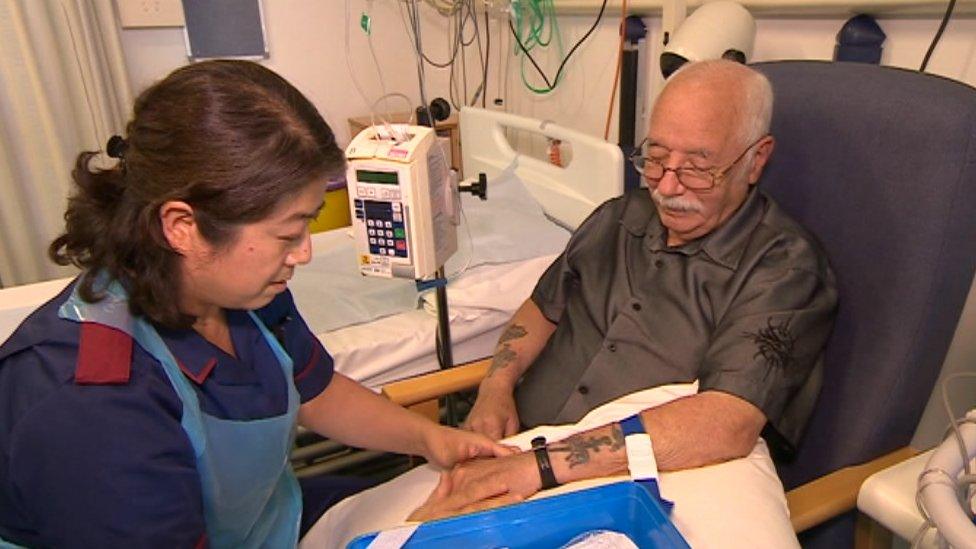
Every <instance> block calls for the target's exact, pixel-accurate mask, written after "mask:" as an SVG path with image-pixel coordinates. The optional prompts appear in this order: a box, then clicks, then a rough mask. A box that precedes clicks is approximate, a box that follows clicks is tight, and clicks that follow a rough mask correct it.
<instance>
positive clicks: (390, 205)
mask: <svg viewBox="0 0 976 549" xmlns="http://www.w3.org/2000/svg"><path fill="white" fill-rule="evenodd" d="M355 206H356V218H357V219H361V220H363V222H364V223H365V224H366V238H367V239H368V241H369V253H371V254H374V255H385V256H391V257H408V249H407V229H406V226H405V225H404V220H403V211H402V209H403V207H402V204H401V203H400V202H380V201H376V200H360V199H356V201H355Z"/></svg>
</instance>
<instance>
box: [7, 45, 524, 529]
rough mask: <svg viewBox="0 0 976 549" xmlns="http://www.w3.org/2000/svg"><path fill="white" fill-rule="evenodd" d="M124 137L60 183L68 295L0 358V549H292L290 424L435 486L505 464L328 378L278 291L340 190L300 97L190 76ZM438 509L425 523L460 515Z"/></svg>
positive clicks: (176, 82) (270, 83)
mask: <svg viewBox="0 0 976 549" xmlns="http://www.w3.org/2000/svg"><path fill="white" fill-rule="evenodd" d="M126 134H127V135H126V138H125V139H122V138H113V139H112V140H111V141H110V142H109V146H108V148H109V152H110V154H111V155H112V156H115V157H117V158H119V159H120V160H119V163H118V165H117V166H115V167H113V168H110V169H94V168H92V166H91V164H92V160H93V157H94V156H95V153H89V152H86V153H82V154H81V155H80V156H79V157H78V160H77V164H76V166H75V169H74V171H73V174H72V175H73V179H74V182H75V184H76V188H75V190H74V192H73V195H72V197H71V198H70V201H69V204H68V209H67V212H66V214H65V220H66V229H65V232H64V234H62V235H61V236H59V237H58V238H57V239H56V240H55V241H54V242H53V243H52V244H51V246H50V250H49V252H50V255H51V257H52V258H53V259H54V261H56V262H57V263H59V264H74V265H76V266H78V267H80V268H81V269H82V270H83V272H82V274H81V275H80V276H79V277H78V278H77V279H76V280H75V281H73V282H72V283H71V284H70V285H69V286H68V287H67V288H66V289H65V290H64V291H63V292H61V294H60V295H58V296H57V297H55V298H54V299H52V300H51V301H49V302H48V303H46V304H45V305H43V306H41V307H40V308H39V309H38V310H36V311H35V312H34V313H33V314H31V316H30V317H29V318H28V319H27V320H26V321H25V322H24V323H23V324H22V325H21V326H20V327H19V328H18V330H17V331H16V332H15V333H14V334H13V335H12V336H11V337H10V339H9V340H8V341H7V342H6V343H4V344H3V346H2V347H0V539H2V540H3V541H0V546H4V545H7V546H9V545H11V544H12V545H15V546H16V545H20V546H29V547H34V546H44V547H48V546H51V547H203V546H210V547H258V546H263V547H293V546H295V544H296V542H297V540H298V537H299V522H300V518H301V514H302V493H301V490H300V488H299V485H298V483H297V482H296V479H295V477H294V475H293V473H292V471H291V468H290V465H289V459H288V456H289V450H290V449H291V445H292V441H293V433H294V427H295V425H296V423H298V424H301V425H304V426H305V427H307V428H309V429H312V430H314V431H316V432H318V433H321V434H322V435H324V436H327V437H329V438H332V439H336V440H339V441H342V442H344V443H346V444H349V445H352V446H357V447H366V448H374V449H380V450H386V451H393V452H401V453H408V454H414V455H421V456H424V457H426V458H427V459H428V460H429V461H431V462H433V463H434V464H437V465H439V466H441V467H450V466H452V465H453V464H455V463H457V462H458V461H462V460H465V459H468V458H472V457H475V456H492V455H504V454H507V453H508V452H509V450H508V449H506V448H505V447H502V446H498V445H496V444H495V443H493V442H491V441H489V440H488V439H487V438H484V437H481V436H479V435H475V434H472V433H465V432H461V431H457V430H453V429H449V428H446V427H442V426H439V425H436V424H434V423H432V422H429V421H427V420H424V419H422V418H420V417H419V416H417V415H414V414H412V413H410V412H408V411H406V410H404V409H402V408H399V407H397V406H395V405H393V404H391V403H389V402H388V401H386V400H385V399H383V398H381V397H378V396H376V395H374V394H373V393H372V392H370V391H368V390H366V389H364V388H362V387H360V386H359V385H358V384H357V383H355V382H354V381H352V380H350V379H348V378H346V377H344V376H343V375H341V374H339V373H336V372H333V369H332V360H331V358H330V357H329V355H328V353H327V352H326V351H325V349H324V348H323V347H322V345H321V344H320V343H319V342H318V340H317V339H316V338H315V337H314V336H313V335H312V334H311V333H310V331H309V329H308V327H307V326H306V324H305V322H304V320H302V317H301V315H300V314H299V312H298V311H297V310H296V309H295V304H294V301H293V300H292V296H291V294H290V293H289V292H288V280H289V279H290V278H291V277H292V275H293V274H294V271H295V269H296V268H298V267H299V266H300V265H302V264H305V263H307V262H308V261H309V260H310V259H311V243H310V237H309V228H308V224H309V221H311V220H312V219H314V218H315V217H316V215H317V214H318V212H319V209H320V207H321V206H322V203H323V197H324V194H325V185H326V181H327V180H329V179H330V178H331V177H335V176H338V175H340V174H342V172H343V168H344V157H343V154H342V152H341V151H340V150H339V148H338V147H337V146H336V142H335V138H334V136H333V134H332V132H331V130H330V129H329V127H328V125H327V124H326V123H325V122H324V121H323V119H322V117H321V116H320V115H319V113H318V112H317V111H316V109H315V108H314V107H313V106H312V104H311V103H310V102H309V101H308V100H307V99H306V98H305V97H303V96H302V94H301V93H300V92H299V91H298V90H296V89H295V88H294V87H292V86H291V85H290V84H288V83H287V82H286V81H285V80H283V79H282V78H281V77H279V76H278V75H276V74H274V73H273V72H271V71H269V70H268V69H265V68H263V67H262V66H260V65H258V64H254V63H250V62H242V61H209V62H203V63H196V64H191V65H189V66H186V67H183V68H181V69H178V70H176V71H175V72H173V73H172V74H170V75H169V76H168V77H166V78H165V79H164V80H162V81H160V82H159V83H157V84H155V85H154V86H152V87H151V88H149V89H148V90H146V91H145V92H144V93H143V94H142V95H141V96H140V97H139V98H138V100H137V101H136V103H135V108H134V112H133V118H132V120H131V121H130V122H129V124H128V126H127V128H126ZM322 283H323V284H328V281H327V280H323V281H322ZM501 489H503V487H502V488H501ZM352 490H353V488H351V487H349V486H335V487H334V488H333V490H331V493H329V494H328V497H329V498H331V499H332V500H335V499H338V498H339V497H341V496H342V495H344V494H346V493H348V492H350V491H352ZM480 490H481V493H478V494H472V499H477V498H484V497H487V496H491V495H495V494H493V493H491V492H492V491H493V489H492V487H491V486H487V487H482V488H480ZM326 492H329V491H328V490H326ZM446 493H447V490H445V489H441V490H440V491H438V492H435V493H434V494H433V495H432V496H431V499H430V500H429V501H428V503H427V504H426V505H425V507H424V508H423V509H421V510H419V511H418V513H419V516H421V517H430V516H438V515H439V514H443V513H444V512H445V511H446V510H447V507H454V508H461V507H465V506H467V505H468V504H470V503H471V502H470V501H467V500H465V499H464V498H460V499H458V498H457V497H454V496H452V498H453V499H450V500H448V499H446V498H444V497H442V496H445V495H446ZM319 507H321V506H319ZM317 510H318V511H321V508H319V509H317Z"/></svg>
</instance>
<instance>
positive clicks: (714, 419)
mask: <svg viewBox="0 0 976 549" xmlns="http://www.w3.org/2000/svg"><path fill="white" fill-rule="evenodd" d="M641 419H642V421H643V423H644V426H645V428H646V429H647V431H648V433H649V434H650V435H651V441H652V442H653V445H654V457H655V459H656V460H657V466H658V469H659V470H661V471H672V470H677V469H687V468H691V467H700V466H703V465H711V464H714V463H721V462H723V461H728V460H730V459H735V458H739V457H743V456H746V455H748V454H749V452H750V451H751V450H752V448H753V447H754V446H755V444H756V440H757V439H758V438H759V432H760V430H761V429H762V426H763V424H764V423H765V416H763V414H762V412H760V411H759V410H758V409H757V408H755V407H754V406H752V405H751V404H749V403H747V402H745V401H744V400H742V399H739V398H738V397H734V396H732V395H728V394H725V393H719V392H714V391H706V392H703V393H699V394H697V395H693V396H690V397H686V398H681V399H677V400H673V401H671V402H669V403H667V404H663V405H661V406H658V407H655V408H649V409H647V410H644V411H643V412H642V413H641ZM549 454H550V459H551V461H552V465H553V471H554V473H555V475H556V479H557V480H558V481H559V482H561V483H565V482H570V481H574V480H580V479H584V478H592V477H598V476H607V475H613V474H618V473H624V472H626V471H627V454H626V448H625V444H624V436H623V432H622V431H621V430H620V425H619V424H618V423H612V424H609V425H604V426H602V427H597V428H595V429H591V430H589V431H585V432H583V433H579V434H576V435H573V436H571V437H569V438H567V439H565V440H562V441H559V442H554V443H550V444H549Z"/></svg>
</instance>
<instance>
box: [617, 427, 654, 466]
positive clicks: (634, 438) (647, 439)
mask: <svg viewBox="0 0 976 549" xmlns="http://www.w3.org/2000/svg"><path fill="white" fill-rule="evenodd" d="M620 430H621V431H623V434H624V443H625V444H626V447H627V469H629V470H630V478H632V479H633V480H648V479H654V480H657V460H656V459H654V445H653V444H652V443H651V435H648V434H647V432H646V431H645V430H644V424H643V423H641V420H640V415H639V414H635V415H632V416H630V417H628V418H626V419H623V420H621V421H620Z"/></svg>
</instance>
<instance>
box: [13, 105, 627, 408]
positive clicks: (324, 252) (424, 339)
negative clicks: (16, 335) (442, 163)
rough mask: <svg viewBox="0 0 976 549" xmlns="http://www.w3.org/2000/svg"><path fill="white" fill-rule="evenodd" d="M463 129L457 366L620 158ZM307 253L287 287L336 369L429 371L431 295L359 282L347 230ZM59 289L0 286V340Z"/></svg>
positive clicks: (605, 184) (512, 302)
mask: <svg viewBox="0 0 976 549" xmlns="http://www.w3.org/2000/svg"><path fill="white" fill-rule="evenodd" d="M461 132H462V143H463V146H464V149H463V162H464V173H466V174H469V175H472V176H475V177H476V176H477V174H479V173H485V174H486V175H487V177H488V181H489V187H488V200H487V201H485V202H483V203H482V202H480V201H479V200H477V199H476V198H474V197H473V196H468V195H465V196H464V197H463V198H462V201H463V207H464V216H463V218H462V224H461V226H460V227H459V229H458V233H459V250H458V253H457V254H456V255H455V257H454V258H452V260H451V261H449V262H448V265H447V268H446V270H447V273H448V275H449V278H450V283H449V286H448V299H449V301H448V303H449V316H450V321H451V335H452V342H453V351H454V357H455V362H456V363H463V362H467V361H471V360H475V359H478V358H483V357H485V356H489V355H490V354H491V353H492V351H493V349H494V346H495V344H496V343H497V341H498V336H499V335H500V333H501V330H502V328H503V327H504V325H505V323H506V322H507V321H508V320H509V318H511V316H512V314H513V313H514V312H515V310H516V309H517V308H518V306H519V305H520V304H521V303H522V301H524V300H525V299H526V298H527V297H528V295H529V293H530V292H531V290H532V288H533V287H534V285H535V283H536V281H537V280H538V278H539V276H540V275H541V274H542V272H543V271H544V270H545V269H546V267H548V265H549V264H550V263H551V262H552V260H553V259H554V258H555V257H556V255H558V253H559V252H561V251H562V249H563V247H564V246H565V244H566V242H567V241H568V239H569V234H570V230H571V229H573V228H575V227H576V226H577V225H578V224H579V223H580V222H581V221H582V220H583V219H584V218H585V217H586V216H587V215H588V214H589V213H590V212H591V211H592V210H593V208H595V207H596V206H597V205H599V204H600V203H601V202H603V201H604V200H606V199H608V198H611V197H613V196H617V195H619V194H621V193H622V191H623V158H622V154H621V153H620V150H619V148H617V147H616V146H614V145H611V144H608V143H606V142H604V141H602V140H599V139H595V138H593V137H590V136H587V135H584V134H581V133H579V132H576V131H573V130H570V129H567V128H563V127H560V126H557V125H555V124H548V123H545V122H541V121H538V120H532V119H527V118H522V117H518V116H514V115H510V114H506V113H495V112H489V111H483V110H479V109H463V110H462V112H461ZM511 132H518V133H519V134H521V135H520V136H521V137H522V138H525V137H526V136H529V138H530V139H532V138H535V139H542V140H544V139H545V138H546V137H548V138H553V139H558V140H560V141H561V142H562V143H563V144H564V145H563V146H564V147H565V146H569V147H571V148H572V153H573V160H572V161H570V162H569V163H568V165H566V166H565V167H557V166H554V165H552V164H550V163H548V162H546V161H543V160H540V159H538V158H534V157H532V156H529V155H525V154H522V153H519V152H517V151H516V150H515V149H513V147H512V146H511V144H510V142H509V140H508V139H507V138H506V133H511ZM533 136H534V137H533ZM533 198H534V199H535V201H537V202H538V204H536V203H535V202H534V201H533ZM312 246H313V259H312V262H311V263H310V264H308V265H306V266H303V267H301V268H299V269H298V270H297V271H296V274H295V277H294V278H293V279H292V281H291V283H290V288H291V291H292V293H293V294H294V296H295V300H296V302H297V303H298V307H299V310H300V311H301V312H302V315H303V316H304V317H305V319H306V321H307V322H308V324H309V327H310V329H311V330H312V332H313V333H314V334H315V335H316V336H317V337H318V338H319V339H320V340H321V341H322V343H323V344H324V346H325V347H326V349H327V350H328V351H329V352H330V353H331V354H332V356H333V358H334V359H335V367H336V370H337V371H339V372H342V373H343V374H345V375H347V376H349V377H351V378H353V379H356V380H358V381H360V382H361V383H363V384H364V385H366V386H367V387H370V388H372V389H374V390H379V388H380V387H381V386H383V385H385V384H387V383H390V382H392V381H395V380H399V379H404V378H408V377H411V376H415V375H417V374H421V373H425V372H429V371H432V370H435V369H437V368H438V363H437V359H436V352H435V333H436V331H437V320H436V314H434V311H433V302H434V300H433V296H432V295H431V296H429V297H428V296H424V295H420V294H418V292H417V290H416V287H415V285H414V282H413V281H409V280H401V279H380V278H364V277H362V276H361V275H359V272H358V268H357V265H356V261H355V257H356V256H355V249H354V247H353V239H352V238H351V236H350V234H349V230H348V229H347V228H342V229H337V230H333V231H328V232H325V233H319V234H315V235H313V237H312ZM69 281H70V279H69V278H65V279H59V280H54V281H48V282H42V283H38V284H31V285H26V286H20V287H14V288H8V289H3V290H0V341H3V340H6V338H7V337H8V336H9V335H10V333H12V331H13V330H14V329H15V328H16V326H17V325H18V324H19V323H20V322H21V320H23V318H25V317H26V316H27V314H29V313H30V311H32V310H33V309H34V308H36V307H37V306H38V305H40V304H41V303H43V302H44V301H46V300H48V299H50V298H51V297H53V296H54V295H56V294H57V292H59V291H60V290H61V289H62V288H63V287H64V286H65V285H66V284H67V283H68V282H69Z"/></svg>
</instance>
